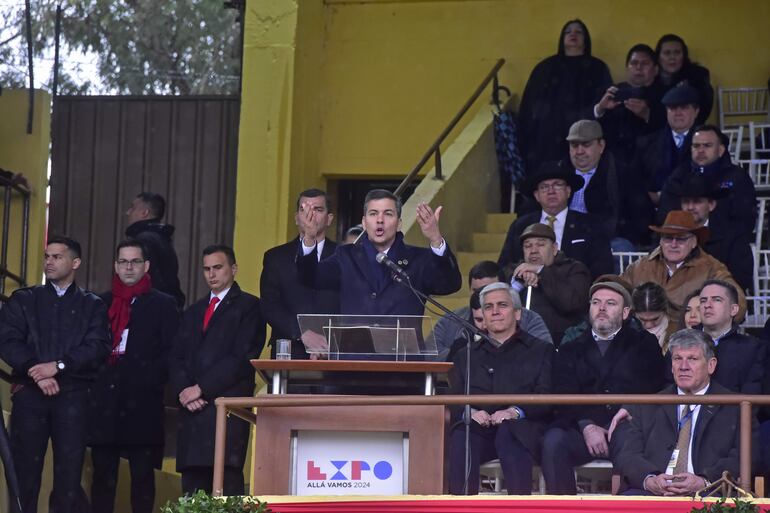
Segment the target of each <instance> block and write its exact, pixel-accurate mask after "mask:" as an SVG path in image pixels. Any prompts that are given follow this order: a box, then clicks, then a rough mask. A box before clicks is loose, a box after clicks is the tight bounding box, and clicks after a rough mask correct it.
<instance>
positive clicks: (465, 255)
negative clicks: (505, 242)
mask: <svg viewBox="0 0 770 513" xmlns="http://www.w3.org/2000/svg"><path fill="white" fill-rule="evenodd" d="M501 246H502V245H501ZM498 256H500V249H499V248H498V249H497V251H484V252H478V253H476V252H468V251H458V252H457V263H458V264H459V266H460V272H461V273H462V275H463V280H466V281H467V279H468V272H469V271H470V270H471V267H473V266H474V265H476V264H478V263H479V262H481V261H482V260H491V261H493V262H497V257H498Z"/></svg>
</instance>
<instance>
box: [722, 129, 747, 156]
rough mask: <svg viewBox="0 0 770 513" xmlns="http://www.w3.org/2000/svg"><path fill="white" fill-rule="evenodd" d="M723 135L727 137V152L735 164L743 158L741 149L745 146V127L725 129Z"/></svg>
mask: <svg viewBox="0 0 770 513" xmlns="http://www.w3.org/2000/svg"><path fill="white" fill-rule="evenodd" d="M722 133H723V134H725V135H726V136H727V139H728V144H727V152H728V153H729V154H730V159H731V160H732V161H733V162H735V161H737V160H739V159H740V158H741V149H742V146H743V127H742V126H737V127H735V128H723V129H722Z"/></svg>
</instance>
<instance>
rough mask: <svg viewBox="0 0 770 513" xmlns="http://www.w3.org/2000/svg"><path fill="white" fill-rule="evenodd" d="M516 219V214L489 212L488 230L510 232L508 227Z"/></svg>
mask: <svg viewBox="0 0 770 513" xmlns="http://www.w3.org/2000/svg"><path fill="white" fill-rule="evenodd" d="M515 220H516V214H487V223H486V231H487V232H489V233H508V228H509V227H510V226H511V224H512V223H513V222H514V221H515Z"/></svg>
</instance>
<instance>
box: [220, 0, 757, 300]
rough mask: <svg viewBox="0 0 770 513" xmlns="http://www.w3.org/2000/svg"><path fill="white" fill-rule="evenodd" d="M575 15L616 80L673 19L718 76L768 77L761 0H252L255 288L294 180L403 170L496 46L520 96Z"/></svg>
mask: <svg viewBox="0 0 770 513" xmlns="http://www.w3.org/2000/svg"><path fill="white" fill-rule="evenodd" d="M574 17H580V18H581V19H583V20H584V21H585V22H586V23H587V25H588V27H589V29H590V32H591V36H592V40H593V49H594V52H593V53H594V55H596V56H598V57H600V58H601V59H603V60H604V61H605V62H607V64H608V65H609V67H610V69H611V71H612V74H613V77H614V78H615V79H616V80H621V79H622V78H623V69H624V58H625V53H626V51H627V49H628V48H629V47H630V46H631V45H633V44H635V43H637V42H646V43H647V44H650V45H654V44H655V42H656V41H657V38H658V37H659V36H660V35H662V34H664V33H667V32H674V33H677V34H680V35H681V36H682V37H684V39H685V40H686V41H687V42H688V44H689V46H690V52H691V56H692V58H693V59H694V60H695V61H699V62H702V63H703V64H705V65H706V66H707V67H708V68H709V69H710V70H711V73H712V82H713V84H714V85H715V86H716V85H724V86H737V85H763V84H766V83H767V79H768V76H767V74H768V70H770V52H768V51H767V48H769V47H770V31H768V30H767V20H768V19H770V2H767V1H758V0H734V1H729V2H728V1H726V0H702V1H700V2H695V1H691V0H685V1H683V2H671V1H670V0H649V1H648V2H645V3H644V4H643V6H642V5H641V4H639V2H638V1H637V0H614V1H612V2H610V1H604V0H602V1H599V0H571V1H568V0H465V1H463V0H444V1H441V0H436V1H426V0H368V1H367V0H325V1H323V0H301V1H298V0H265V1H261V2H249V3H248V4H247V13H246V36H245V43H244V68H243V104H242V111H241V130H240V147H239V164H238V168H239V172H238V197H237V205H236V234H235V244H236V251H237V252H238V254H239V258H240V259H241V260H242V259H243V258H244V255H247V256H248V257H249V264H248V266H246V265H241V276H240V282H241V284H242V285H243V286H244V287H245V288H247V289H248V290H256V287H257V283H258V277H259V271H260V264H261V255H262V254H263V253H264V251H265V250H266V249H268V248H269V247H272V246H274V245H276V244H278V243H281V242H284V241H286V240H287V238H288V237H289V236H290V235H293V234H294V233H295V228H294V226H293V222H292V220H291V219H292V217H291V216H292V213H293V210H294V205H293V202H294V199H295V197H296V195H297V193H299V191H301V190H302V189H303V188H306V187H312V186H323V185H324V184H325V183H326V180H327V179H336V178H343V177H371V176H374V177H384V176H391V177H394V178H395V177H401V176H403V175H405V174H406V172H407V171H408V170H409V169H410V168H411V167H412V166H413V165H414V164H415V163H416V162H417V160H418V159H419V158H420V156H421V155H422V153H423V152H424V151H425V150H426V149H427V147H428V146H429V145H430V144H431V143H432V142H433V140H434V139H435V138H436V136H437V135H438V134H439V133H440V131H441V130H442V129H443V127H444V126H445V125H446V123H447V122H448V121H449V120H450V119H451V118H452V116H453V115H454V114H455V112H456V111H457V110H458V109H459V107H460V106H461V105H462V104H463V102H464V101H465V100H466V98H467V97H468V96H469V95H470V93H471V92H472V91H473V90H474V88H475V87H476V85H477V84H478V83H479V82H480V80H481V78H482V77H483V76H484V75H485V74H486V72H487V71H488V70H489V69H490V68H491V67H492V65H493V64H494V62H495V60H496V59H498V58H500V57H502V58H505V59H506V61H507V62H506V65H505V66H504V67H503V69H502V72H501V75H500V77H501V82H502V84H504V85H507V86H508V87H510V88H511V89H512V90H513V92H514V94H518V95H519V96H520V94H521V91H522V89H523V87H524V84H525V82H526V80H527V77H528V76H529V73H530V71H531V70H532V68H533V66H534V65H535V64H536V63H537V62H538V61H539V60H541V59H543V58H544V57H546V56H548V55H551V54H553V53H555V51H556V46H557V40H558V32H559V29H560V28H561V26H562V25H563V23H564V22H565V21H566V20H568V19H571V18H574ZM482 103H483V102H481V101H480V103H479V105H477V106H476V107H477V108H480V107H481V106H482V105H481V104H482ZM715 109H716V108H715ZM473 114H474V113H473V112H472V113H471V115H469V116H468V119H466V121H465V122H466V123H467V122H468V121H469V120H470V119H472V117H473ZM460 129H462V127H460ZM456 133H459V129H458V130H457V132H456ZM450 142H451V141H450Z"/></svg>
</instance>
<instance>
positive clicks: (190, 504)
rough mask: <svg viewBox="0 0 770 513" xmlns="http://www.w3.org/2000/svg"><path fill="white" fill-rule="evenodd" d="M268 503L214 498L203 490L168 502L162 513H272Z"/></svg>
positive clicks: (231, 498) (246, 499)
mask: <svg viewBox="0 0 770 513" xmlns="http://www.w3.org/2000/svg"><path fill="white" fill-rule="evenodd" d="M272 511H273V510H271V509H270V508H268V507H267V503H265V502H260V501H259V500H258V499H256V498H254V497H212V496H211V495H209V494H207V493H206V492H204V491H203V490H198V491H197V492H196V493H195V495H192V496H188V495H185V496H184V497H180V498H179V499H178V500H177V501H176V502H167V503H166V505H165V506H163V507H161V508H160V513H272Z"/></svg>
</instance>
